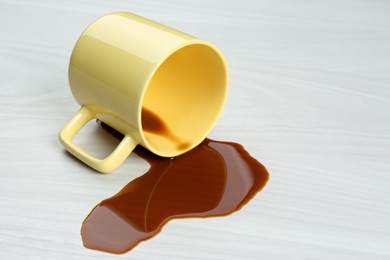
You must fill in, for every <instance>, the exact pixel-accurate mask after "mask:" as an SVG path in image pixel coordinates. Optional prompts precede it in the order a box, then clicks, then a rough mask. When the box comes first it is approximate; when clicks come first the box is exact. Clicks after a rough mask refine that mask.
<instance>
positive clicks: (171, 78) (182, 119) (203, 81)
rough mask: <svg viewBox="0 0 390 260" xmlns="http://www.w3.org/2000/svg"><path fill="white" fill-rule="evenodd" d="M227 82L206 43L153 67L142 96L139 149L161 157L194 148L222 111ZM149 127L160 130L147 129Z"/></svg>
mask: <svg viewBox="0 0 390 260" xmlns="http://www.w3.org/2000/svg"><path fill="white" fill-rule="evenodd" d="M227 81H228V76H227V68H226V65H225V61H224V60H223V58H222V54H220V53H219V51H217V50H216V49H215V48H214V47H212V46H211V45H210V46H209V45H208V44H207V43H192V44H189V45H186V46H184V47H181V48H179V49H177V50H176V51H174V52H173V53H172V54H171V55H169V57H168V58H167V59H165V60H164V61H163V62H162V63H161V64H160V66H159V67H158V68H157V69H156V71H155V72H154V74H153V76H152V77H151V78H150V80H149V83H148V86H147V88H146V91H145V93H144V96H143V101H142V111H143V112H142V116H141V120H142V128H143V131H142V133H141V135H144V138H143V139H144V142H146V143H145V146H146V147H147V148H148V149H149V150H150V151H152V152H154V153H155V154H158V155H163V156H176V155H178V154H181V153H183V152H186V151H188V150H190V149H192V148H193V147H195V146H197V145H198V144H199V143H200V142H202V141H203V140H204V139H205V138H206V137H207V135H208V133H209V132H210V131H211V129H212V128H213V126H214V125H215V123H216V121H217V119H218V118H219V116H220V114H221V112H222V109H223V107H224V103H225V100H226V96H227V83H228V82H227ZM148 111H151V112H152V114H154V115H158V117H157V118H153V116H151V113H148ZM158 120H160V123H158V122H156V121H158ZM153 124H154V125H155V126H160V127H158V128H153V127H149V125H153Z"/></svg>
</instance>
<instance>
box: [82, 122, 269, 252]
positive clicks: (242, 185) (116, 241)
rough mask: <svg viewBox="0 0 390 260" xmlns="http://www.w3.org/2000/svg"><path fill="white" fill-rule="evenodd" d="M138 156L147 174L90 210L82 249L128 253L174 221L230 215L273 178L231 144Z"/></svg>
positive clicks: (216, 143) (207, 142)
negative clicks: (172, 154) (171, 154)
mask: <svg viewBox="0 0 390 260" xmlns="http://www.w3.org/2000/svg"><path fill="white" fill-rule="evenodd" d="M102 126H103V127H104V128H105V129H108V130H109V131H110V132H111V133H113V134H114V135H116V136H118V137H119V138H121V137H122V136H121V135H120V134H119V133H117V132H114V131H115V130H113V129H111V128H110V127H109V126H107V125H105V124H104V123H102ZM135 152H136V154H137V155H138V156H140V157H141V158H143V159H145V160H146V161H147V162H148V163H149V164H150V165H151V167H150V169H149V171H148V172H147V173H145V174H144V175H142V176H141V177H139V178H137V179H135V180H133V181H131V182H130V183H129V184H127V185H126V186H125V187H124V188H123V189H122V190H121V191H120V192H119V193H117V194H116V195H115V196H113V197H111V198H109V199H106V200H104V201H102V202H101V203H100V204H98V205H97V206H96V207H95V208H94V209H93V210H92V212H91V213H90V214H89V215H88V217H87V218H86V219H85V220H84V223H83V226H82V229H81V235H82V238H83V242H84V246H86V247H88V248H91V249H97V250H101V251H106V252H111V253H124V252H126V251H128V250H130V249H132V248H133V247H134V246H136V245H137V244H138V243H139V242H141V241H143V240H147V239H149V238H151V237H153V236H154V235H156V234H157V233H158V232H159V231H160V230H161V229H162V227H163V226H164V225H165V224H166V223H167V222H168V221H169V220H171V219H174V218H187V217H212V216H222V215H228V214H230V213H232V212H235V211H237V210H239V209H240V208H241V207H243V206H244V205H245V204H246V203H247V202H248V201H249V200H250V199H252V198H253V197H254V196H255V195H256V193H257V192H259V191H260V190H261V189H262V188H263V187H264V185H265V184H266V182H267V180H268V176H269V175H268V172H267V170H266V169H265V167H264V166H263V165H261V164H260V163H259V162H258V161H257V160H256V159H254V158H253V157H251V156H250V155H249V153H248V152H247V151H245V149H244V148H243V147H242V146H241V145H239V144H236V143H231V142H219V141H213V140H210V139H206V140H205V141H203V142H202V143H201V144H200V145H199V146H198V147H196V148H194V149H193V150H191V151H190V152H188V153H185V154H183V155H181V156H178V157H175V158H162V157H158V156H156V155H154V154H152V153H151V152H149V151H148V150H146V149H144V148H143V147H140V146H139V147H137V149H136V150H135Z"/></svg>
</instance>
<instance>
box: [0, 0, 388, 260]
mask: <svg viewBox="0 0 390 260" xmlns="http://www.w3.org/2000/svg"><path fill="white" fill-rule="evenodd" d="M118 10H123V11H129V12H134V13H136V14H139V15H142V16H145V17H148V18H150V19H153V20H156V21H159V22H161V23H164V24H166V25H169V26H172V27H175V28H177V29H180V30H182V31H185V32H188V33H190V34H192V35H196V36H198V37H200V38H202V39H205V40H208V41H211V42H213V43H215V44H216V45H217V46H219V47H220V48H221V50H222V51H223V53H224V54H225V55H226V57H227V60H228V63H229V65H230V74H231V84H230V87H231V89H230V95H229V99H228V103H227V106H226V109H225V111H224V113H223V115H222V117H221V119H220V121H219V122H218V125H217V126H216V128H215V129H214V130H213V132H212V133H211V135H210V137H211V138H213V139H217V140H226V141H235V142H239V143H241V144H243V145H244V146H245V147H246V149H247V150H248V151H249V152H250V153H251V154H252V155H253V156H254V157H256V158H258V159H259V161H261V162H262V163H263V164H264V165H265V166H266V167H267V168H268V170H269V172H270V181H269V183H268V185H267V186H266V188H265V189H264V190H263V192H261V193H260V194H259V195H258V196H257V197H256V198H255V199H253V200H252V201H251V202H250V203H249V204H248V205H247V206H246V207H244V208H243V209H242V210H241V211H239V212H237V213H235V214H233V215H231V216H229V217H224V218H211V219H206V220H205V219H185V220H176V221H172V222H170V223H169V224H168V225H167V226H166V227H165V228H164V230H163V231H162V233H160V234H159V235H158V236H156V237H155V238H153V239H151V240H149V241H147V242H144V243H141V244H140V245H138V246H137V247H136V248H135V249H134V250H132V251H131V252H129V253H127V254H124V255H120V256H117V255H111V254H107V253H102V252H99V251H93V250H88V249H86V248H84V247H83V246H82V241H81V237H80V233H79V232H80V227H81V223H82V221H83V220H84V218H85V217H86V216H87V214H88V213H89V211H90V210H91V209H92V208H93V207H94V206H95V205H96V204H97V203H98V202H100V201H101V200H102V199H105V198H108V197H110V196H112V195H113V194H115V193H116V192H118V191H119V190H120V189H121V188H122V187H123V186H124V185H125V184H127V183H128V182H129V181H131V180H132V179H134V178H135V177H137V176H140V175H141V174H142V173H143V172H145V171H146V170H147V168H148V165H147V164H146V163H145V162H144V161H143V160H141V159H139V158H137V157H136V156H135V155H132V156H130V158H129V159H128V160H127V161H126V162H125V163H124V165H123V166H121V168H119V169H118V170H117V171H116V172H115V173H113V174H109V175H100V174H97V173H95V172H94V171H93V170H90V169H89V168H87V167H85V166H84V165H82V164H81V163H78V162H77V161H76V160H74V159H73V158H72V157H71V156H69V155H68V154H67V153H66V152H64V149H63V148H62V146H61V145H60V143H59V141H58V138H57V134H58V132H59V130H60V129H61V127H62V126H63V125H64V124H65V123H66V121H67V120H68V119H69V118H70V117H71V116H72V114H73V113H74V112H75V111H76V110H77V109H78V105H77V104H76V102H75V101H74V99H73V97H72V95H71V93H70V90H69V87H68V82H67V66H68V60H69V57H70V53H71V50H72V48H73V45H74V43H75V41H76V40H77V38H78V36H79V34H80V33H81V32H82V31H83V30H84V29H85V28H86V27H87V25H88V24H89V23H90V22H92V21H93V20H95V19H96V18H97V17H99V16H101V15H103V14H105V13H108V12H111V11H118ZM0 122H1V127H0V259H119V258H124V259H354V260H356V259H370V260H371V259H390V2H389V1H385V0H382V1H380V0H360V1H354V0H339V1H336V0H329V1H304V0H295V1H288V0H277V1H266V0H252V1H250V0H243V1H230V0H229V1H206V0H201V1H179V0H165V1H157V0H155V1H141V0H137V1H130V0H127V1H126V0H124V1H103V0H95V1H92V0H83V1H75V0H70V1H59V0H51V1H49V0H35V1H29V0H0ZM77 141H78V142H79V143H80V144H81V145H82V146H85V147H88V149H89V150H90V151H91V152H95V153H97V154H103V153H106V152H108V151H109V150H110V149H112V147H113V146H114V145H115V140H113V138H111V137H110V136H109V135H108V134H106V133H105V132H103V131H101V130H100V129H99V128H98V127H96V126H95V125H94V124H90V125H88V127H87V128H86V129H85V130H84V131H83V132H82V133H80V134H79V135H78V136H77Z"/></svg>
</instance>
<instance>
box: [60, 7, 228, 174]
mask: <svg viewBox="0 0 390 260" xmlns="http://www.w3.org/2000/svg"><path fill="white" fill-rule="evenodd" d="M69 85H70V88H71V90H72V93H73V96H74V98H75V99H76V101H77V102H78V103H79V104H80V105H81V108H80V110H79V111H78V112H77V113H76V114H75V115H74V116H73V117H72V118H71V119H70V121H69V122H68V123H67V124H66V125H65V126H64V128H63V129H62V130H61V132H60V135H59V137H60V140H61V142H62V144H63V145H64V146H65V148H66V149H67V150H68V151H69V152H70V153H72V154H73V155H74V156H75V157H77V158H78V159H80V160H81V161H83V162H84V163H86V164H87V165H89V166H90V167H92V168H94V169H95V170H97V171H100V172H103V173H107V172H111V171H113V170H115V169H116V168H117V167H118V166H119V165H120V164H121V163H122V162H123V161H124V160H125V159H126V158H127V157H128V156H129V154H130V153H131V152H132V150H133V149H134V148H135V147H136V146H137V145H138V144H141V145H142V146H144V147H145V148H147V149H148V150H150V151H151V152H153V153H155V154H157V155H160V156H164V157H173V156H177V155H180V154H182V153H184V152H186V151H188V150H190V149H192V148H193V147H195V146H197V145H198V144H199V143H200V142H202V141H203V140H204V139H205V138H206V136H207V135H208V133H209V132H210V131H211V129H212V128H213V126H214V125H215V123H216V121H217V119H218V117H219V116H220V114H221V112H222V109H223V106H224V104H225V100H226V96H227V90H228V72H227V65H226V62H225V59H224V58H223V55H222V54H221V52H220V51H219V50H218V49H217V48H216V47H215V46H213V45H212V44H210V43H208V42H206V41H203V40H200V39H197V38H195V37H193V36H191V35H188V34H185V33H183V32H180V31H177V30H175V29H172V28H170V27H167V26H164V25H161V24H159V23H156V22H153V21H151V20H148V19H146V18H143V17H140V16H137V15H134V14H131V13H126V12H116V13H111V14H107V15H105V16H103V17H101V18H99V19H98V20H96V21H95V22H93V23H92V24H91V25H90V26H89V27H88V28H87V29H86V30H85V31H84V32H83V33H82V34H81V36H80V38H79V39H78V41H77V43H76V45H75V47H74V49H73V52H72V56H71V59H70V64H69ZM94 118H97V119H100V120H101V121H103V122H105V123H106V124H108V125H110V126H111V127H112V128H114V129H116V130H118V131H119V132H121V133H123V134H124V138H123V140H122V141H121V142H120V144H119V145H118V146H117V147H116V148H115V150H114V151H113V152H112V153H111V154H110V155H109V156H108V157H106V158H104V159H98V158H95V157H93V156H92V155H90V154H89V153H87V152H86V151H85V150H83V149H82V148H81V147H79V146H78V145H76V144H75V143H74V142H73V141H72V140H73V137H74V136H75V135H76V134H77V132H78V131H79V130H80V129H81V128H82V127H83V126H84V125H85V124H86V123H87V122H88V121H90V120H91V119H94Z"/></svg>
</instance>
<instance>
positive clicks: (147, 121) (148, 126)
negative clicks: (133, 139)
mask: <svg viewBox="0 0 390 260" xmlns="http://www.w3.org/2000/svg"><path fill="white" fill-rule="evenodd" d="M141 120H142V129H143V130H144V131H146V132H149V133H153V134H158V135H160V136H165V137H166V138H168V139H169V140H171V141H172V142H173V143H177V144H178V145H177V149H179V150H184V149H187V148H188V147H189V146H190V143H188V142H185V141H183V140H182V139H181V138H180V137H178V136H176V135H175V134H174V133H173V132H172V131H171V130H170V129H169V127H168V126H167V124H166V123H165V122H164V121H163V120H161V119H160V117H159V116H158V115H157V114H155V113H154V112H153V111H151V110H149V109H147V108H145V107H143V108H142V116H141Z"/></svg>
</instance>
